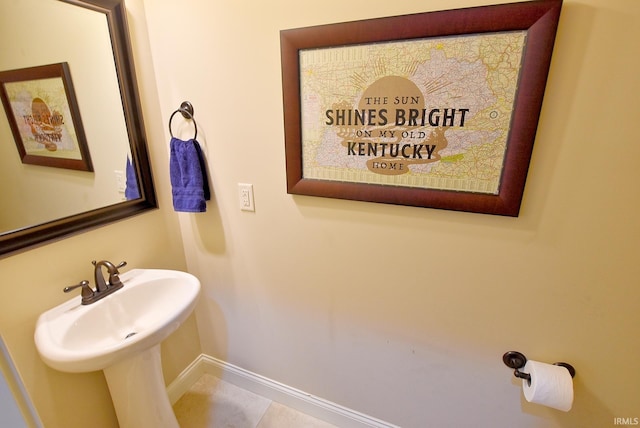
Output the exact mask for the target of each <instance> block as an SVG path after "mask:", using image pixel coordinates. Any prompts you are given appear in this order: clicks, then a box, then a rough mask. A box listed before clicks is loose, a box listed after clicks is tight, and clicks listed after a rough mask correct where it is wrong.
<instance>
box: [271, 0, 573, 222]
mask: <svg viewBox="0 0 640 428" xmlns="http://www.w3.org/2000/svg"><path fill="white" fill-rule="evenodd" d="M561 7H562V0H538V1H529V2H522V3H510V4H504V5H495V6H484V7H475V8H467V9H457V10H449V11H440V12H429V13H421V14H414V15H404V16H397V17H389V18H380V19H371V20H364V21H356V22H348V23H340V24H330V25H322V26H317V27H307V28H298V29H290V30H283V31H281V33H280V43H281V55H282V58H281V59H282V81H283V102H284V125H285V151H286V167H287V191H288V193H290V194H295V195H311V196H321V197H332V198H342V199H351V200H359V201H368V202H381V203H390V204H399V205H411V206H420V207H431V208H440V209H449V210H457V211H467V212H477V213H485V214H497V215H506V216H518V215H519V212H520V205H521V201H522V196H523V193H524V186H525V181H526V177H527V171H528V168H529V162H530V158H531V153H532V150H533V143H534V139H535V134H536V129H537V125H538V117H539V114H540V109H541V106H542V99H543V95H544V89H545V85H546V81H547V74H548V70H549V65H550V62H551V55H552V50H553V44H554V40H555V35H556V29H557V26H558V21H559V16H560V10H561Z"/></svg>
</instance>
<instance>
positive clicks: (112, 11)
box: [0, 0, 156, 254]
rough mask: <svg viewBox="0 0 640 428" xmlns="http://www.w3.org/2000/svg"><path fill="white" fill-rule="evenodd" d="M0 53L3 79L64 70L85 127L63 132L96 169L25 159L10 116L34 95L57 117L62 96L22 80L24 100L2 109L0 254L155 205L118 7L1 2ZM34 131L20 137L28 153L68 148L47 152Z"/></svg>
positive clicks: (66, 0)
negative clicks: (82, 147)
mask: <svg viewBox="0 0 640 428" xmlns="http://www.w3.org/2000/svg"><path fill="white" fill-rule="evenodd" d="M70 28H73V31H69V29H70ZM16 35H19V36H18V37H16ZM78 35H81V36H80V37H78ZM0 52H2V55H1V56H0V75H2V72H6V71H12V70H22V69H28V68H32V67H39V66H43V65H49V64H60V63H66V64H68V69H69V72H70V80H71V82H72V87H73V96H74V98H75V101H76V102H77V106H78V110H79V116H80V120H79V121H78V122H79V123H74V124H73V126H72V127H71V129H70V130H69V129H65V130H64V132H65V133H71V134H74V129H73V127H75V128H78V127H81V130H83V131H84V135H85V137H86V144H87V147H88V153H89V155H90V158H91V161H92V163H93V171H86V170H74V169H68V168H64V167H55V166H51V165H34V164H30V163H24V162H23V161H22V160H21V155H20V153H19V151H18V149H17V143H16V138H15V137H16V134H17V133H16V132H15V131H16V130H15V129H14V130H13V131H14V132H12V128H11V124H10V120H11V119H10V118H13V117H14V114H13V111H17V109H18V107H19V105H20V103H21V102H22V103H23V104H24V105H25V106H26V105H28V106H31V105H32V104H30V101H31V100H32V99H34V98H36V96H37V97H38V98H42V99H43V100H44V103H45V104H48V108H49V109H50V110H51V111H54V110H55V108H56V104H60V103H61V102H60V100H59V99H60V98H63V99H64V98H65V97H64V96H63V97H56V96H55V94H52V90H50V89H47V88H48V86H46V85H44V84H43V83H42V81H40V80H33V79H31V78H30V77H28V76H27V77H25V81H26V82H27V83H26V84H25V86H24V87H22V86H21V93H20V94H18V95H16V94H13V95H12V96H11V97H5V98H11V99H10V106H7V105H5V106H4V107H5V108H4V109H2V110H0V201H1V204H2V210H0V254H6V253H10V252H13V251H16V250H19V249H21V248H25V247H27V246H31V245H34V244H38V243H41V242H44V241H47V240H49V239H53V238H58V237H61V236H64V235H67V234H70V233H75V232H77V231H80V230H83V229H85V228H88V227H93V226H97V225H100V224H104V223H107V222H110V221H114V220H118V219H121V218H124V217H127V216H129V215H133V214H136V213H138V212H140V211H142V210H146V209H150V208H154V207H156V201H155V193H154V189H153V183H152V180H151V171H150V166H149V161H148V155H147V149H146V138H145V134H144V127H143V123H142V115H141V108H140V102H139V99H138V93H137V87H136V83H135V74H134V73H135V71H134V67H133V59H132V56H131V49H130V43H129V35H128V32H127V27H126V18H125V10H124V4H123V1H122V0H86V1H80V0H21V1H20V2H0ZM8 74H10V75H11V76H15V75H20V73H19V72H17V73H16V72H14V73H8ZM12 78H14V77H12ZM19 79H22V78H21V77H20V78H19ZM0 80H2V79H0ZM25 88H26V89H25ZM0 89H2V90H5V89H6V83H4V81H3V83H2V88H0ZM5 94H6V91H5ZM68 97H69V94H67V98H68ZM26 99H28V101H29V102H26V101H25V100H26ZM64 101H67V102H68V100H63V102H62V104H64ZM16 106H18V107H16ZM7 110H9V111H7ZM12 110H13V111H12ZM56 111H64V110H63V109H60V108H58V109H57V110H56ZM62 116H64V115H62ZM31 122H33V120H32V121H31ZM49 122H51V121H49ZM65 122H67V121H65ZM15 123H21V122H20V120H19V118H15ZM23 123H24V121H23ZM67 123H68V122H67ZM48 124H50V123H48ZM29 125H31V123H30V124H29ZM55 125H58V124H57V123H56V124H55ZM14 128H15V126H14ZM31 129H32V130H33V127H32V128H31ZM29 131H30V130H29V128H28V127H27V128H26V130H25V131H24V133H23V134H18V135H17V136H18V139H20V135H22V140H24V141H21V143H23V145H24V146H25V148H26V147H27V146H28V145H29V147H31V149H32V150H34V151H37V150H40V152H41V153H43V156H47V157H51V158H55V157H56V156H60V157H64V156H65V152H64V147H63V145H62V144H59V146H58V147H60V150H58V147H55V145H54V147H53V149H51V147H49V148H48V152H47V151H46V150H45V149H44V145H43V144H39V141H38V140H40V141H41V140H42V137H40V136H39V135H37V132H35V131H32V132H29ZM65 135H66V134H65ZM49 146H51V145H49ZM34 153H35V152H34ZM51 163H53V164H55V162H51Z"/></svg>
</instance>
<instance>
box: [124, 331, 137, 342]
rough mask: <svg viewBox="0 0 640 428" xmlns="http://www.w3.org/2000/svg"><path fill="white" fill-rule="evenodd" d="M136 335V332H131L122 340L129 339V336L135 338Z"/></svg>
mask: <svg viewBox="0 0 640 428" xmlns="http://www.w3.org/2000/svg"><path fill="white" fill-rule="evenodd" d="M136 334H138V332H137V331H134V332H131V333H129V334H127V335H126V336H125V337H124V340H127V339H128V338H130V337H131V336H135V335H136Z"/></svg>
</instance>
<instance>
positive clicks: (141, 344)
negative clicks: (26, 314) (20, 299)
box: [35, 269, 200, 373]
mask: <svg viewBox="0 0 640 428" xmlns="http://www.w3.org/2000/svg"><path fill="white" fill-rule="evenodd" d="M120 279H121V280H122V283H123V284H124V287H123V288H122V289H120V290H118V291H116V292H114V293H113V294H111V295H109V296H107V297H105V298H103V299H101V300H99V301H97V302H95V303H92V304H90V305H81V304H80V296H76V297H74V298H73V299H71V300H69V301H67V302H65V303H63V304H61V305H59V306H56V307H55V308H52V309H50V310H48V311H47V312H44V313H43V314H42V315H41V316H40V318H39V319H38V322H37V325H36V331H35V342H36V347H37V348H38V352H39V353H40V356H41V357H42V359H43V360H44V362H45V363H46V364H47V365H49V366H50V367H52V368H54V369H57V370H60V371H63V372H74V373H77V372H89V371H95V370H103V369H105V368H107V367H110V366H112V365H114V364H117V363H119V362H120V361H122V360H123V359H125V358H127V357H130V356H133V355H135V354H137V353H139V352H141V351H144V350H146V349H148V348H151V347H153V346H155V345H158V344H159V343H160V342H161V341H162V340H164V339H165V338H166V337H167V336H169V335H170V334H171V333H172V332H173V331H175V330H176V329H177V328H178V327H179V326H180V324H181V323H182V322H184V320H185V319H186V318H187V317H188V316H189V314H190V313H191V312H192V311H193V308H194V306H195V304H196V298H197V296H198V293H199V291H200V281H198V279H197V278H196V277H194V276H193V275H190V274H188V273H185V272H179V271H172V270H159V269H132V270H130V271H128V272H125V273H123V274H121V275H120Z"/></svg>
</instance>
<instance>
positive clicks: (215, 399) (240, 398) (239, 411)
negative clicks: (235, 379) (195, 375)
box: [173, 374, 336, 428]
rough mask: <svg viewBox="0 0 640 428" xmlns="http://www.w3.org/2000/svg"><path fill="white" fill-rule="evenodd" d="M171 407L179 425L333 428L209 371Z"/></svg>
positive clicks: (188, 427) (195, 427)
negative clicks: (221, 378)
mask: <svg viewBox="0 0 640 428" xmlns="http://www.w3.org/2000/svg"><path fill="white" fill-rule="evenodd" d="M173 410H174V411H175V414H176V417H177V418H178V423H179V424H180V427H181V428H336V427H335V426H334V425H331V424H328V423H326V422H323V421H321V420H319V419H316V418H313V417H311V416H309V415H305V414H304V413H300V412H298V411H296V410H294V409H291V408H289V407H286V406H283V405H282V404H279V403H276V402H274V401H271V400H269V399H267V398H264V397H262V396H260V395H256V394H254V393H253V392H249V391H247V390H244V389H242V388H239V387H237V386H235V385H233V384H231V383H228V382H225V381H223V380H220V379H218V378H217V377H215V376H212V375H209V374H205V375H203V376H202V377H201V378H200V379H199V380H198V382H196V383H195V385H193V386H192V387H191V389H190V390H189V391H187V393H186V394H184V395H183V396H182V397H181V398H180V399H179V400H178V401H177V402H176V403H175V404H174V406H173Z"/></svg>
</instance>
